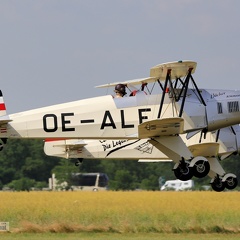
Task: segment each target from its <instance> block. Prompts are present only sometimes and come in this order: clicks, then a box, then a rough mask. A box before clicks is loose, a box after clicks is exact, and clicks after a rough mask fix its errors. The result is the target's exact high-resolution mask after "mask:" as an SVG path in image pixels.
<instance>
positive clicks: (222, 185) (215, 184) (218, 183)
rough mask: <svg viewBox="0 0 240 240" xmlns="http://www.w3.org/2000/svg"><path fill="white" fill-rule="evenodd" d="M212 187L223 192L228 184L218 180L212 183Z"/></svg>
mask: <svg viewBox="0 0 240 240" xmlns="http://www.w3.org/2000/svg"><path fill="white" fill-rule="evenodd" d="M211 185H212V189H213V190H214V191H216V192H222V191H223V190H224V189H225V186H226V183H225V182H222V181H221V180H220V179H216V180H214V182H212V183H211Z"/></svg>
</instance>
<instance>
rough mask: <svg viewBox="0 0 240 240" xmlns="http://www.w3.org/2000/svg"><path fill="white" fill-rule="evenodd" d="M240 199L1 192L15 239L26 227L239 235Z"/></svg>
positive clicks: (1, 216) (0, 209) (1, 214)
mask: <svg viewBox="0 0 240 240" xmlns="http://www.w3.org/2000/svg"><path fill="white" fill-rule="evenodd" d="M239 199H240V193H239V192H222V193H216V192H145V191H143V192H111V191H108V192H0V201H1V205H0V221H1V222H9V223H10V232H11V233H8V234H10V235H11V238H9V239H14V238H13V237H14V236H15V235H17V236H18V239H21V238H19V236H22V237H24V236H25V235H24V234H26V233H38V234H49V235H48V236H54V235H51V233H62V234H63V235H62V236H64V234H66V233H71V234H68V235H67V236H68V237H66V238H64V239H77V238H69V237H70V236H72V237H74V235H73V234H77V233H81V234H84V233H86V234H88V236H89V234H90V235H91V234H110V235H112V234H113V235H114V234H117V235H118V236H127V235H128V234H130V235H131V234H135V235H134V236H137V235H138V239H141V237H140V236H141V235H144V234H153V235H154V234H157V235H158V234H161V235H164V234H172V235H173V236H175V237H176V236H180V235H182V234H197V235H198V236H200V235H202V234H203V235H204V236H205V237H206V234H212V235H211V236H214V234H216V233H217V234H220V235H221V236H222V234H224V235H225V234H228V236H229V237H236V236H238V237H239V236H240V204H239ZM179 233H181V234H180V235H179ZM199 234H200V235H199ZM26 236H27V235H26ZM34 236H37V234H35V235H34ZM59 236H60V235H59ZM92 236H93V235H92ZM0 237H1V239H4V238H5V239H7V237H9V235H7V234H1V236H0ZM158 237H159V235H158ZM44 238H45V239H48V238H46V237H44ZM239 238H240V237H239ZM239 238H238V239H239ZM22 239H24V238H22ZM31 239H35V238H31ZM36 239H37V238H36ZM49 239H54V238H49ZM81 239H84V238H83V237H81ZM86 239H91V238H86ZM98 239H100V238H99V237H98ZM105 239H107V235H106V236H105ZM109 239H110V238H109ZM111 239H113V238H111ZM116 239H117V238H116ZM118 239H125V238H120V237H118ZM129 239H132V238H129ZM145 239H146V238H145ZM151 239H154V238H153V237H152V238H151ZM163 239H164V238H163ZM167 239H168V240H169V239H171V238H169V237H168V238H167ZM173 239H178V238H173ZM179 239H180V238H179ZM185 239H187V238H186V237H185ZM198 239H199V238H198ZM205 239H206V238H205ZM209 239H211V238H209ZM213 239H214V238H213ZM216 239H219V238H216ZM225 239H228V238H225ZM229 239H237V238H229Z"/></svg>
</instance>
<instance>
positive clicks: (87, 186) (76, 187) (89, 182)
mask: <svg viewBox="0 0 240 240" xmlns="http://www.w3.org/2000/svg"><path fill="white" fill-rule="evenodd" d="M108 182H109V179H108V176H107V174H105V173H75V174H73V175H72V178H71V182H70V183H69V185H70V189H71V190H73V191H106V190H107V189H108Z"/></svg>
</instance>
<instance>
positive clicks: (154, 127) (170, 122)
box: [138, 117, 184, 139]
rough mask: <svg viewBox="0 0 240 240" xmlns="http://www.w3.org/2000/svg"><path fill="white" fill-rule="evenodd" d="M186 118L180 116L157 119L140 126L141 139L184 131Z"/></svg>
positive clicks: (139, 134)
mask: <svg viewBox="0 0 240 240" xmlns="http://www.w3.org/2000/svg"><path fill="white" fill-rule="evenodd" d="M183 129H184V120H183V118H180V117H175V118H163V119H156V120H151V121H147V122H144V123H141V124H140V125H139V126H138V136H139V138H140V139H143V138H152V137H159V136H171V135H176V134H181V133H183Z"/></svg>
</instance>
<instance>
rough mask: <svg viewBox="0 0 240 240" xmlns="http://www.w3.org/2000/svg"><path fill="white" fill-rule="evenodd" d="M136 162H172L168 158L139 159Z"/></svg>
mask: <svg viewBox="0 0 240 240" xmlns="http://www.w3.org/2000/svg"><path fill="white" fill-rule="evenodd" d="M138 162H142V163H148V162H149V163H155V162H162V163H163V162H172V160H170V159H139V160H138Z"/></svg>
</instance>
